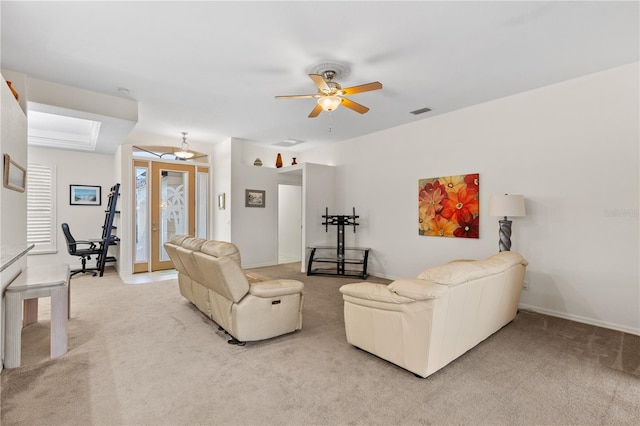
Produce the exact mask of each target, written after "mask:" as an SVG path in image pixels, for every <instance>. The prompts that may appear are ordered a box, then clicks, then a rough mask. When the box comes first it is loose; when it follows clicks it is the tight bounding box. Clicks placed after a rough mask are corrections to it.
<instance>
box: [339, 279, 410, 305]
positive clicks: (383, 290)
mask: <svg viewBox="0 0 640 426" xmlns="http://www.w3.org/2000/svg"><path fill="white" fill-rule="evenodd" d="M340 293H342V294H344V295H346V296H351V297H354V298H356V299H364V300H373V301H376V302H383V303H395V304H401V303H411V302H415V300H414V299H410V298H408V297H404V296H402V295H399V294H396V293H394V292H392V291H391V290H389V288H388V287H387V286H386V285H384V284H376V283H354V284H345V285H343V286H342V287H340Z"/></svg>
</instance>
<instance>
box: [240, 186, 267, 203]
mask: <svg viewBox="0 0 640 426" xmlns="http://www.w3.org/2000/svg"><path fill="white" fill-rule="evenodd" d="M264 205H265V192H264V191H261V190H259V189H245V190H244V206H245V207H264Z"/></svg>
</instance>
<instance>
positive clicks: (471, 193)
mask: <svg viewBox="0 0 640 426" xmlns="http://www.w3.org/2000/svg"><path fill="white" fill-rule="evenodd" d="M479 181H480V175H479V174H478V173H472V174H468V175H457V176H444V177H439V178H429V179H420V180H419V181H418V234H419V235H430V236H440V237H454V238H479V229H480V185H479Z"/></svg>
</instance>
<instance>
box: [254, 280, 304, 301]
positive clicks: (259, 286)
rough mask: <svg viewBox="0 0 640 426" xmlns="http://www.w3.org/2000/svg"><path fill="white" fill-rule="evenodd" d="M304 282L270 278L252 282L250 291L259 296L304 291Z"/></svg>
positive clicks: (273, 295)
mask: <svg viewBox="0 0 640 426" xmlns="http://www.w3.org/2000/svg"><path fill="white" fill-rule="evenodd" d="M303 289H304V284H303V283H302V282H300V281H296V280H270V281H260V282H255V283H251V284H250V285H249V293H250V294H253V295H254V296H257V297H265V298H267V297H277V296H286V295H288V294H296V293H302V290H303Z"/></svg>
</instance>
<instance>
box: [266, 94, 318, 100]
mask: <svg viewBox="0 0 640 426" xmlns="http://www.w3.org/2000/svg"><path fill="white" fill-rule="evenodd" d="M319 97H320V95H318V94H315V95H285V96H276V99H306V98H319Z"/></svg>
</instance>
